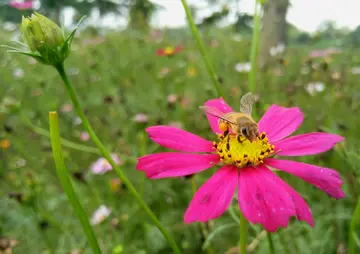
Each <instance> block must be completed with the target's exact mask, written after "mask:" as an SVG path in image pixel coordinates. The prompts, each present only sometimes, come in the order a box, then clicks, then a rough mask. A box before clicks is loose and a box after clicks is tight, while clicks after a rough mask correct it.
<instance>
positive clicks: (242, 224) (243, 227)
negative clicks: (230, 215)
mask: <svg viewBox="0 0 360 254" xmlns="http://www.w3.org/2000/svg"><path fill="white" fill-rule="evenodd" d="M246 226H247V220H246V218H245V217H244V215H243V214H242V212H241V211H240V253H241V254H246V235H247V227H246Z"/></svg>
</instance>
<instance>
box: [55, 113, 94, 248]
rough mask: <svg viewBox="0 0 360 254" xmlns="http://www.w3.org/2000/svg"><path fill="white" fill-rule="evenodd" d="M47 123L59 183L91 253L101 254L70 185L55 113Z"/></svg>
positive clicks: (86, 218)
mask: <svg viewBox="0 0 360 254" xmlns="http://www.w3.org/2000/svg"><path fill="white" fill-rule="evenodd" d="M49 121H50V135H51V146H52V149H53V155H54V160H55V165H56V172H57V174H58V177H59V180H60V183H61V186H62V188H63V189H64V192H65V193H66V196H67V197H68V199H69V202H70V204H71V205H72V207H73V209H74V211H75V213H76V215H77V217H78V219H79V221H80V223H81V225H82V227H83V230H84V232H85V235H86V237H87V240H88V241H89V244H90V247H91V249H92V251H93V253H95V254H97V253H99V254H101V250H100V247H99V244H98V242H97V239H96V237H95V233H94V230H93V228H92V227H91V226H90V223H89V219H88V217H87V215H86V213H85V211H84V208H83V207H82V206H81V204H80V201H79V199H78V198H77V196H76V193H75V191H74V189H73V186H72V184H71V181H70V178H69V173H68V171H67V168H66V166H65V162H64V157H63V154H62V150H61V144H60V131H59V120H58V115H57V113H56V112H50V113H49Z"/></svg>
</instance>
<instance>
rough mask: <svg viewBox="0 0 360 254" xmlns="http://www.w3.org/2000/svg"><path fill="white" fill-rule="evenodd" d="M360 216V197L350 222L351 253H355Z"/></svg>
mask: <svg viewBox="0 0 360 254" xmlns="http://www.w3.org/2000/svg"><path fill="white" fill-rule="evenodd" d="M359 218H360V197H359V198H358V201H357V204H356V208H355V211H354V214H353V216H352V219H351V222H350V231H349V254H355V253H356V252H355V232H356V226H357V224H358V223H359Z"/></svg>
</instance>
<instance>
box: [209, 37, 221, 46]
mask: <svg viewBox="0 0 360 254" xmlns="http://www.w3.org/2000/svg"><path fill="white" fill-rule="evenodd" d="M210 46H211V47H212V48H217V47H218V46H219V43H218V41H217V40H215V39H213V40H212V41H211V43H210Z"/></svg>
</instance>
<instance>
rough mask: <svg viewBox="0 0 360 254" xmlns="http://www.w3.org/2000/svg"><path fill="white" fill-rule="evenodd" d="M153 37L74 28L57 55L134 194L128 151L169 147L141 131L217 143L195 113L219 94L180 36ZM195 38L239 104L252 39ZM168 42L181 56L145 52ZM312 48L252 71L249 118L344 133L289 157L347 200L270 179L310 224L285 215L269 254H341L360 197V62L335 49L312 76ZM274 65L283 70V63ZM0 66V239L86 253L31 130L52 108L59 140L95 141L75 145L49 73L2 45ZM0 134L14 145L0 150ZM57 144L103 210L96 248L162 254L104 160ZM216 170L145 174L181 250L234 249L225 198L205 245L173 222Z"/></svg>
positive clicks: (190, 228) (61, 93)
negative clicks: (313, 168)
mask: <svg viewBox="0 0 360 254" xmlns="http://www.w3.org/2000/svg"><path fill="white" fill-rule="evenodd" d="M1 34H4V36H2V37H1V39H0V44H7V43H8V41H9V39H10V36H11V33H10V32H5V31H1ZM163 36H164V38H163V40H160V41H158V40H156V39H155V38H153V37H150V36H149V35H142V34H139V33H135V32H132V31H123V32H109V33H106V35H100V34H98V32H97V31H95V30H90V29H89V30H85V31H81V32H80V33H79V36H77V37H76V38H75V40H74V43H73V47H72V53H71V55H70V57H69V58H68V59H67V61H66V69H67V71H68V72H69V74H70V79H71V81H72V82H73V84H74V86H75V88H76V89H77V92H78V94H79V96H80V97H81V99H82V102H83V106H84V107H85V108H86V113H87V116H88V118H89V120H90V122H91V123H92V124H93V127H94V129H95V131H96V133H97V134H98V135H99V137H100V139H101V140H102V141H103V143H104V144H106V147H107V148H108V149H109V150H110V151H111V152H113V153H116V154H118V155H119V156H120V158H121V161H122V168H123V169H124V171H125V173H126V175H127V176H128V177H129V178H130V179H131V180H132V182H133V183H134V184H135V186H136V188H137V189H140V188H141V187H140V186H141V184H142V181H143V179H144V174H143V173H142V172H139V171H137V170H135V164H136V157H138V156H140V155H142V154H144V153H153V152H159V151H165V149H163V148H160V147H159V146H157V145H156V144H155V143H153V142H151V141H150V140H149V139H148V138H147V136H146V137H145V134H144V129H145V128H146V127H148V126H151V125H158V124H164V125H169V124H172V125H177V126H181V127H182V128H184V129H186V130H187V131H190V132H192V133H195V134H198V135H200V136H202V137H204V138H207V139H209V140H215V139H216V136H215V135H214V134H213V133H212V132H211V130H210V128H209V125H208V122H207V120H206V117H205V116H204V115H203V114H202V113H201V112H200V111H199V110H198V106H200V105H203V103H204V102H205V101H206V100H208V99H211V98H215V97H216V93H215V92H216V91H215V90H214V88H213V85H212V83H211V79H210V77H209V75H208V73H207V72H206V69H205V66H204V64H203V61H202V59H201V56H200V54H199V52H198V49H197V46H196V44H195V42H194V40H193V37H192V36H191V34H190V33H187V32H186V33H185V32H183V31H164V34H163ZM203 40H204V43H205V45H206V48H207V50H208V53H209V55H210V57H211V61H212V63H213V65H214V69H215V71H216V73H217V75H218V76H219V79H220V80H221V86H222V88H223V89H224V92H225V100H226V101H227V102H228V103H229V104H230V105H231V106H232V107H234V108H238V107H239V99H240V97H241V95H242V94H244V93H246V92H248V90H247V82H248V73H247V72H243V73H239V72H237V71H236V70H235V65H236V63H239V62H247V61H249V55H250V40H249V39H248V38H243V39H242V40H240V41H239V40H238V39H237V38H236V36H235V34H234V33H232V32H231V31H228V30H219V29H211V30H209V31H206V32H204V33H203ZM215 41H216V42H217V46H216V45H215ZM168 45H174V46H176V45H182V46H184V50H183V51H182V52H180V53H179V54H178V55H175V56H173V57H171V58H167V57H159V56H157V55H156V54H155V51H156V50H157V49H158V48H162V47H165V46H168ZM215 46H216V47H215ZM311 50H312V48H311V47H310V46H309V47H304V46H301V47H300V46H298V47H289V48H287V49H286V52H285V54H284V55H280V56H277V57H274V59H273V64H272V65H271V68H269V69H268V70H267V71H266V72H262V73H260V75H259V79H258V82H257V88H256V91H257V95H258V97H259V101H258V102H257V103H256V105H255V108H256V120H259V119H260V117H261V115H263V113H264V112H265V111H266V109H267V108H268V107H269V106H270V105H271V104H278V105H281V106H286V107H292V106H297V107H300V108H301V110H302V111H303V112H304V115H305V120H304V123H303V124H302V126H301V128H300V129H299V130H298V131H297V132H296V133H305V132H312V131H325V130H326V131H329V132H332V133H337V134H340V135H342V136H344V137H345V141H344V142H343V143H341V144H339V145H337V146H336V148H335V149H333V150H331V151H329V152H327V153H324V154H321V155H318V156H307V157H298V158H293V159H295V160H299V161H303V162H307V163H313V164H316V165H323V166H326V167H329V168H334V169H336V170H338V171H339V172H340V173H341V175H342V179H343V181H344V186H343V189H344V191H345V193H346V198H344V199H341V200H334V199H333V198H331V197H329V196H327V195H326V194H325V193H323V192H322V191H320V190H318V189H317V188H315V187H314V186H312V185H310V184H309V183H305V182H304V181H302V180H301V179H297V178H296V177H293V176H290V175H288V174H284V173H282V172H280V173H279V174H280V175H281V177H283V178H284V179H285V180H286V181H287V182H288V183H289V184H291V185H292V186H293V187H294V189H296V190H297V191H298V192H299V193H300V194H301V195H302V196H303V197H304V198H305V200H306V201H307V202H308V204H309V206H310V207H311V209H312V212H313V216H314V220H315V227H314V228H311V227H310V226H308V225H307V224H305V223H304V222H299V221H296V220H292V222H291V223H290V226H289V227H288V228H286V229H280V230H278V231H277V233H275V234H273V240H274V243H275V249H276V253H298V254H299V253H318V254H322V253H324V254H325V253H346V248H347V241H348V230H349V223H350V219H351V217H352V213H353V211H354V208H355V205H356V199H357V197H358V195H359V192H360V188H359V181H360V175H359V171H358V165H359V164H358V163H359V161H360V157H359V145H360V142H359V138H360V136H359V131H358V126H360V119H359V118H358V113H359V107H360V90H359V83H358V80H359V76H358V75H356V74H353V73H352V71H351V70H352V68H353V67H356V66H358V65H360V55H359V51H355V50H350V49H343V52H342V53H341V54H334V55H332V56H331V61H330V62H329V64H328V66H327V67H328V68H326V66H325V68H323V67H324V64H323V62H324V59H314V60H313V63H312V64H313V65H315V66H317V67H316V68H314V69H313V70H312V71H311V70H310V69H311V68H309V61H308V53H309V52H310V51H311ZM281 58H283V59H285V60H286V61H287V62H288V64H287V65H285V64H282V62H281V61H280V59H281ZM0 66H1V68H0V82H1V85H0V96H1V106H0V110H1V115H0V124H1V126H2V128H1V130H0V139H1V140H2V141H1V146H2V148H1V150H0V157H1V159H0V165H1V166H0V182H1V185H0V194H1V195H0V199H1V200H0V204H1V205H0V236H3V237H6V238H10V239H16V240H17V241H18V243H17V245H16V246H14V248H13V253H29V254H38V253H46V249H47V248H48V247H49V246H51V247H52V248H53V250H55V253H57V254H60V253H91V250H90V247H89V246H88V245H87V240H86V238H85V236H84V234H83V231H82V228H81V226H80V223H79V222H78V220H77V218H76V216H75V214H74V212H73V209H72V207H71V206H70V204H69V203H68V201H67V198H66V195H65V194H64V193H63V191H62V189H61V187H60V184H59V181H58V178H57V176H56V171H55V165H54V160H53V157H52V152H51V144H50V140H49V138H48V137H46V136H44V135H40V134H39V133H37V132H36V131H38V129H37V128H42V129H43V130H48V129H49V124H48V112H49V111H54V110H56V111H58V113H59V118H60V125H61V126H60V129H61V136H62V138H64V139H67V140H69V141H72V142H74V143H77V144H80V145H84V146H88V147H94V145H93V144H92V142H91V141H90V140H89V141H83V140H81V139H80V135H81V133H82V132H83V131H84V129H83V126H82V125H81V124H79V121H78V119H77V116H76V113H75V112H74V111H73V110H72V111H69V110H68V111H69V112H64V105H66V104H71V102H70V100H69V99H68V97H67V94H66V91H65V90H64V86H63V83H62V81H61V80H60V78H59V77H58V74H57V73H56V71H55V70H54V69H53V68H51V67H49V66H44V65H41V64H39V63H34V62H33V61H32V60H30V59H29V58H28V57H24V56H19V55H11V54H8V53H6V51H5V50H4V49H1V50H0ZM306 68H307V72H305V69H306ZM22 72H23V73H22ZM310 82H322V83H323V84H324V90H323V91H322V92H318V93H315V94H313V95H310V94H309V92H308V91H307V90H306V89H305V88H306V87H307V85H308V84H309V83H310ZM170 94H174V95H176V96H177V99H176V101H175V102H169V101H168V96H169V95H170ZM65 108H66V106H65ZM65 111H66V110H65ZM140 113H143V114H146V115H147V116H148V121H147V122H146V123H138V122H137V121H135V119H136V118H135V117H136V115H137V114H140ZM29 122H30V123H29ZM5 140H8V141H9V142H10V143H9V146H8V147H7V145H6V142H5ZM63 149H64V153H65V159H66V164H67V166H68V169H69V171H70V172H71V173H74V174H73V176H74V175H75V176H79V175H81V176H83V177H84V178H83V179H81V180H79V179H78V178H79V177H78V178H76V177H73V178H72V179H73V184H74V187H75V189H76V192H77V193H78V195H79V197H80V200H81V202H82V204H83V206H84V208H85V210H86V212H87V214H88V216H89V218H91V216H92V214H93V212H94V211H95V210H96V209H97V208H98V207H99V206H100V205H102V204H104V205H106V206H107V207H109V208H111V210H112V213H111V215H110V216H109V217H108V218H107V219H106V220H105V221H103V222H102V223H101V224H99V225H95V226H94V229H95V232H96V235H97V238H98V240H99V242H100V245H101V248H102V251H103V253H120V252H116V248H118V250H119V249H120V247H119V246H122V247H123V250H122V252H121V253H125V254H130V253H131V254H140V253H163V254H169V253H172V250H171V249H170V247H169V246H168V243H167V242H166V241H165V239H164V238H163V236H162V235H161V234H160V232H159V231H158V230H157V228H156V227H155V226H153V225H152V224H151V223H150V222H149V221H148V218H147V217H146V216H145V214H144V213H143V212H142V210H141V209H139V206H138V204H137V203H136V201H135V200H134V199H133V198H132V197H131V195H130V194H129V193H128V192H127V190H126V188H123V187H122V186H121V185H120V186H118V189H117V190H115V192H114V188H112V187H111V180H112V179H114V178H116V174H115V172H108V173H106V174H104V175H93V174H92V173H91V172H90V166H91V164H92V163H93V162H94V161H96V160H97V159H98V158H99V157H100V155H99V154H97V152H96V149H92V150H91V149H90V150H91V151H92V152H89V151H87V152H86V151H79V150H76V149H72V148H70V147H68V146H63ZM215 170H216V169H215V168H212V169H210V170H208V171H205V172H204V173H201V174H197V175H196V176H195V178H193V179H187V178H177V179H161V180H147V179H146V180H145V186H144V199H145V201H146V203H147V204H148V205H149V206H150V207H151V208H152V209H153V211H154V212H155V214H156V215H157V216H158V218H159V219H160V221H161V222H162V223H163V224H164V225H165V227H166V228H167V229H168V230H169V231H170V232H171V234H172V235H173V236H174V237H175V240H176V241H177V242H178V243H179V245H180V246H181V248H182V251H183V253H206V252H205V251H202V248H203V247H204V246H205V247H206V246H208V245H209V244H211V248H212V250H213V253H238V252H237V250H232V248H233V247H236V246H237V245H238V241H239V240H238V239H239V229H238V228H239V224H238V220H237V215H236V214H238V205H237V203H236V202H235V200H234V201H233V204H232V208H231V209H229V211H228V212H226V213H225V214H224V215H223V216H221V217H220V218H219V219H217V220H214V221H211V223H209V225H208V230H209V233H210V235H209V238H208V240H207V241H206V242H204V239H203V237H202V234H201V230H200V226H199V224H191V225H185V224H184V223H183V215H184V212H185V210H186V208H187V206H188V204H189V202H190V200H191V198H192V196H193V190H192V184H194V183H195V182H196V183H197V186H200V185H201V184H202V183H204V182H205V181H206V179H208V178H209V177H210V176H211V175H212V174H213V173H214V171H215ZM75 173H76V174H75ZM80 173H81V174H80ZM16 193H21V194H22V195H23V200H22V201H21V202H19V201H18V200H17V199H16V198H14V196H16V195H15V194H16ZM9 194H10V195H9ZM116 222H117V223H116ZM262 230H263V228H262V227H261V226H260V225H250V226H249V236H248V244H252V245H251V247H252V248H253V250H252V253H266V251H267V242H266V237H264V235H263V233H261V232H262ZM75 249H78V250H79V252H75V251H74V250H75ZM358 250H360V249H358ZM47 253H50V252H47Z"/></svg>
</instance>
